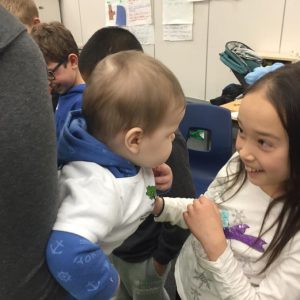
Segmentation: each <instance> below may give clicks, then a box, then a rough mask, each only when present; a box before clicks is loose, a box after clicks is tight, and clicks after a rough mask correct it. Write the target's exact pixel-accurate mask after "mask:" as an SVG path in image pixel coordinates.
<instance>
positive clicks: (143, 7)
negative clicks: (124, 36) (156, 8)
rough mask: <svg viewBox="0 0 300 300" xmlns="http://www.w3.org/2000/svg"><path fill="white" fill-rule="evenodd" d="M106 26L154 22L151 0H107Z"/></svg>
mask: <svg viewBox="0 0 300 300" xmlns="http://www.w3.org/2000/svg"><path fill="white" fill-rule="evenodd" d="M105 21H106V26H136V25H149V24H152V10H151V0H105Z"/></svg>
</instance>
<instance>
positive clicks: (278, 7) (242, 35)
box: [49, 0, 300, 100]
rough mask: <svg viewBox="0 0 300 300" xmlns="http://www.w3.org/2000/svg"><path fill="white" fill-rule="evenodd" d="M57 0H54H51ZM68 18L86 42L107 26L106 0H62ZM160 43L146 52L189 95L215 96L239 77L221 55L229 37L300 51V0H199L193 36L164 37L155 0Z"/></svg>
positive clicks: (159, 3)
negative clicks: (183, 38) (180, 38)
mask: <svg viewBox="0 0 300 300" xmlns="http://www.w3.org/2000/svg"><path fill="white" fill-rule="evenodd" d="M49 1H52V0H49ZM60 4H61V17H62V21H63V23H64V24H65V25H66V26H67V27H68V28H69V29H70V30H71V31H72V33H73V34H74V36H75V39H76V41H77V43H78V44H79V45H80V46H82V45H83V44H84V43H85V42H86V41H87V40H88V38H89V37H90V36H91V35H92V34H93V33H94V31H96V30H97V29H99V28H101V27H103V26H105V14H104V7H105V5H104V1H103V0H60ZM152 6H153V20H154V24H155V45H147V46H144V50H145V52H147V53H148V54H150V55H153V56H154V57H156V58H158V59H160V60H161V61H162V62H163V63H165V64H166V65H167V66H168V67H169V68H170V69H171V70H172V71H173V72H174V73H175V74H176V76H177V77H178V79H179V80H180V82H181V84H182V86H183V89H184V92H185V94H186V96H188V97H193V98H198V99H206V100H209V99H212V98H215V97H218V96H219V95H221V92H222V89H223V88H224V87H225V86H226V85H228V84H230V83H238V82H237V80H236V78H235V77H234V75H233V74H232V72H231V71H230V70H229V68H228V67H226V66H225V65H224V64H223V63H222V62H221V61H220V60H219V53H220V52H222V51H223V50H224V46H225V43H226V42H227V41H230V40H239V41H242V42H244V43H245V44H247V45H248V46H250V47H252V48H253V49H254V50H256V51H258V52H280V53H286V54H288V53H293V54H295V53H300V37H299V36H300V35H299V28H300V18H299V17H298V12H299V11H300V1H299V0H275V1H274V0H206V1H200V2H195V3H194V26H193V41H183V42H169V41H164V40H163V39H162V24H161V23H162V0H153V1H152Z"/></svg>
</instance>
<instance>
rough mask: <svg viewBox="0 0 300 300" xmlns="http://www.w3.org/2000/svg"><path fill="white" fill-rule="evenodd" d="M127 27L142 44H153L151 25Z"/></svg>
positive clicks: (152, 27) (152, 28)
mask: <svg viewBox="0 0 300 300" xmlns="http://www.w3.org/2000/svg"><path fill="white" fill-rule="evenodd" d="M127 29H128V30H129V31H130V32H132V33H133V34H134V35H135V36H136V38H137V39H138V40H139V42H140V43H141V44H142V45H154V26H153V25H137V26H128V27H127Z"/></svg>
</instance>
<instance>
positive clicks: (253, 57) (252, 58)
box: [220, 41, 262, 86]
mask: <svg viewBox="0 0 300 300" xmlns="http://www.w3.org/2000/svg"><path fill="white" fill-rule="evenodd" d="M220 60H221V61H222V62H223V63H224V64H225V65H226V66H227V67H229V68H230V69H231V70H232V72H233V73H234V75H235V76H236V77H237V79H238V80H239V81H240V83H241V84H242V85H243V86H245V85H247V84H246V82H245V80H244V77H245V76H246V75H247V74H248V73H250V72H252V71H253V70H254V69H255V68H257V67H261V66H262V58H261V57H260V56H258V55H257V54H256V53H255V51H254V50H253V49H251V48H250V47H248V46H247V45H245V44H243V43H242V42H238V41H229V42H227V43H226V45H225V51H224V52H222V53H220Z"/></svg>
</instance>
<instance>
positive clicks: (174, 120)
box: [135, 108, 185, 168]
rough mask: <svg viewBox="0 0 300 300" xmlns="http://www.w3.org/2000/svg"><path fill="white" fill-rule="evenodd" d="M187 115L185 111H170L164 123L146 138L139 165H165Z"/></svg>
mask: <svg viewBox="0 0 300 300" xmlns="http://www.w3.org/2000/svg"><path fill="white" fill-rule="evenodd" d="M184 113H185V109H182V108H181V109H177V110H176V111H174V110H173V111H168V112H167V113H166V116H165V118H164V121H163V123H162V124H161V125H160V126H159V128H157V129H156V130H155V131H154V132H153V133H151V134H150V135H146V136H144V138H143V140H142V142H141V145H140V152H139V155H138V156H137V161H136V162H135V163H136V164H137V165H140V166H142V167H149V168H154V167H156V166H158V165H160V164H162V163H164V162H165V161H166V160H167V159H168V158H169V156H170V154H171V151H172V142H173V140H174V138H175V132H176V130H177V129H178V126H179V123H180V122H181V120H182V118H183V116H184Z"/></svg>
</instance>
